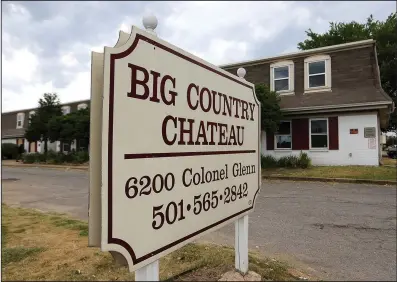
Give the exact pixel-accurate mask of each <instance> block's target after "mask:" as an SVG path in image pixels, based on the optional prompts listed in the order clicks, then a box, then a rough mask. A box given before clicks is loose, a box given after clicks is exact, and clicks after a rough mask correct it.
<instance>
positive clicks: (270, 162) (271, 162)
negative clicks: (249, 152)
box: [261, 155, 277, 168]
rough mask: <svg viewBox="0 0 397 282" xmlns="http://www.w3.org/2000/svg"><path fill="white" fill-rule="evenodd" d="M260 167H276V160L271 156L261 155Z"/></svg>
mask: <svg viewBox="0 0 397 282" xmlns="http://www.w3.org/2000/svg"><path fill="white" fill-rule="evenodd" d="M261 167H262V168H268V167H277V159H276V158H275V157H273V156H271V155H261Z"/></svg>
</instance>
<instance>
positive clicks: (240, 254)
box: [234, 68, 248, 274]
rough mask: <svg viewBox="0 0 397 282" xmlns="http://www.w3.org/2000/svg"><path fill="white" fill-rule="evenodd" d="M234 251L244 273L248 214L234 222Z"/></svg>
mask: <svg viewBox="0 0 397 282" xmlns="http://www.w3.org/2000/svg"><path fill="white" fill-rule="evenodd" d="M246 73H247V72H246V71H245V69H244V68H239V69H238V70H237V75H238V77H240V79H242V80H245V78H244V76H245V75H246ZM234 252H235V258H234V262H235V268H236V269H237V270H238V271H239V272H240V273H242V274H246V273H247V272H248V215H246V216H243V217H241V218H239V219H237V220H236V222H235V239H234Z"/></svg>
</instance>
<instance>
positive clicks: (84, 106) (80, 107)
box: [77, 103, 87, 110]
mask: <svg viewBox="0 0 397 282" xmlns="http://www.w3.org/2000/svg"><path fill="white" fill-rule="evenodd" d="M86 108H87V104H86V103H82V104H78V105H77V110H82V109H86Z"/></svg>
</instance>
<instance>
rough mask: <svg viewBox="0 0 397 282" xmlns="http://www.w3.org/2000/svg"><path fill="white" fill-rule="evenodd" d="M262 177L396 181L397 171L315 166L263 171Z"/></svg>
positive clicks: (367, 167) (378, 168)
mask: <svg viewBox="0 0 397 282" xmlns="http://www.w3.org/2000/svg"><path fill="white" fill-rule="evenodd" d="M262 175H264V176H266V175H273V176H296V177H321V178H353V179H371V180H393V181H396V178H397V171H396V168H395V167H385V166H379V167H372V166H314V167H311V168H307V169H286V168H284V169H283V168H279V169H263V170H262Z"/></svg>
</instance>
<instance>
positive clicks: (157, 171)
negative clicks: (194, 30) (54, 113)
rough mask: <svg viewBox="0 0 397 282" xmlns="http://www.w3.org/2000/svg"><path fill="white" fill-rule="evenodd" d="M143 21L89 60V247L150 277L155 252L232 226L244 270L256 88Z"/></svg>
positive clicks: (256, 169)
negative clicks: (93, 161) (93, 157)
mask: <svg viewBox="0 0 397 282" xmlns="http://www.w3.org/2000/svg"><path fill="white" fill-rule="evenodd" d="M143 24H144V26H145V28H146V31H144V30H141V29H139V28H137V27H135V26H133V27H132V30H131V34H129V35H128V34H125V33H122V32H120V35H119V41H118V42H117V44H116V45H115V46H114V47H105V50H104V53H103V54H100V55H98V56H95V58H96V60H97V61H96V62H95V63H94V61H93V64H92V77H93V79H92V83H94V84H93V85H92V88H91V89H92V90H91V91H92V97H96V98H95V99H96V100H95V101H96V102H97V108H96V109H95V110H94V109H91V111H92V113H93V114H92V116H94V114H95V116H96V117H98V118H97V119H96V120H92V121H91V123H92V125H95V126H92V127H91V128H98V126H99V125H98V124H99V123H100V128H101V136H100V140H99V138H98V137H97V135H98V134H91V136H93V137H94V138H96V139H95V140H93V141H92V142H94V143H95V144H96V145H95V146H94V147H95V150H91V152H99V151H100V154H101V156H100V157H99V156H98V155H97V159H100V160H101V164H100V167H99V166H98V167H97V166H92V170H91V172H95V174H92V176H90V208H89V217H90V227H89V228H90V230H89V232H90V234H89V241H90V245H91V246H98V245H100V247H101V249H102V251H109V252H111V253H112V254H114V257H115V258H116V257H120V256H119V255H122V256H123V257H124V258H125V262H126V263H127V264H128V266H129V269H130V271H135V275H136V280H140V281H142V280H151V281H155V280H158V279H159V261H158V260H159V259H160V258H161V257H162V256H164V255H167V254H169V253H171V252H172V251H174V250H177V249H178V248H180V247H182V246H184V245H186V244H188V243H189V242H192V241H194V240H196V239H197V238H199V237H200V236H203V235H205V234H207V233H209V232H213V231H214V230H217V229H219V228H221V227H223V226H225V225H227V224H230V223H232V222H235V232H236V233H235V234H236V241H235V242H236V245H235V250H236V262H235V266H236V269H238V270H239V271H240V272H242V273H246V272H247V271H248V214H249V213H250V212H252V211H253V209H254V206H255V199H256V197H257V195H258V192H259V189H260V181H261V179H260V169H261V167H260V103H259V101H258V99H257V97H256V94H255V87H254V85H253V84H252V83H249V82H247V81H246V80H245V79H244V75H245V70H244V69H239V71H238V75H239V77H237V76H235V75H233V74H231V73H229V72H227V71H225V70H223V69H221V68H219V67H216V66H214V65H212V64H210V63H208V62H206V61H204V60H202V59H200V58H198V57H196V56H194V55H192V54H190V53H188V52H186V51H184V50H182V49H180V48H178V47H176V46H174V45H172V44H170V43H168V42H166V41H164V40H162V39H160V38H158V37H157V36H156V34H155V31H154V29H155V28H156V26H157V19H156V18H155V17H154V16H150V17H145V18H144V20H143ZM93 58H94V56H93ZM98 60H102V62H103V63H99V61H98ZM102 74H103V78H102ZM95 77H97V78H98V79H99V78H102V81H100V82H98V81H97V80H98V79H97V80H96V79H94V78H95ZM94 86H95V87H94ZM99 86H101V87H102V88H101V87H99ZM99 88H100V90H99ZM95 89H96V90H95ZM94 92H95V93H94ZM100 96H102V97H103V99H102V102H101V103H100V102H99V101H100V99H98V97H100ZM99 106H100V107H99ZM98 109H101V114H99V112H98V111H99V110H98ZM100 119H101V120H100ZM91 130H92V129H91ZM96 154H99V153H96ZM97 176H98V177H99V179H98V177H97ZM98 183H101V186H100V187H98V186H99V185H98ZM91 197H92V198H91ZM97 199H100V207H99V206H98V204H99V203H98V200H97ZM93 233H94V234H93ZM98 233H100V235H99V236H98ZM95 235H96V236H95ZM117 253H118V254H119V255H115V254H117Z"/></svg>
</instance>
